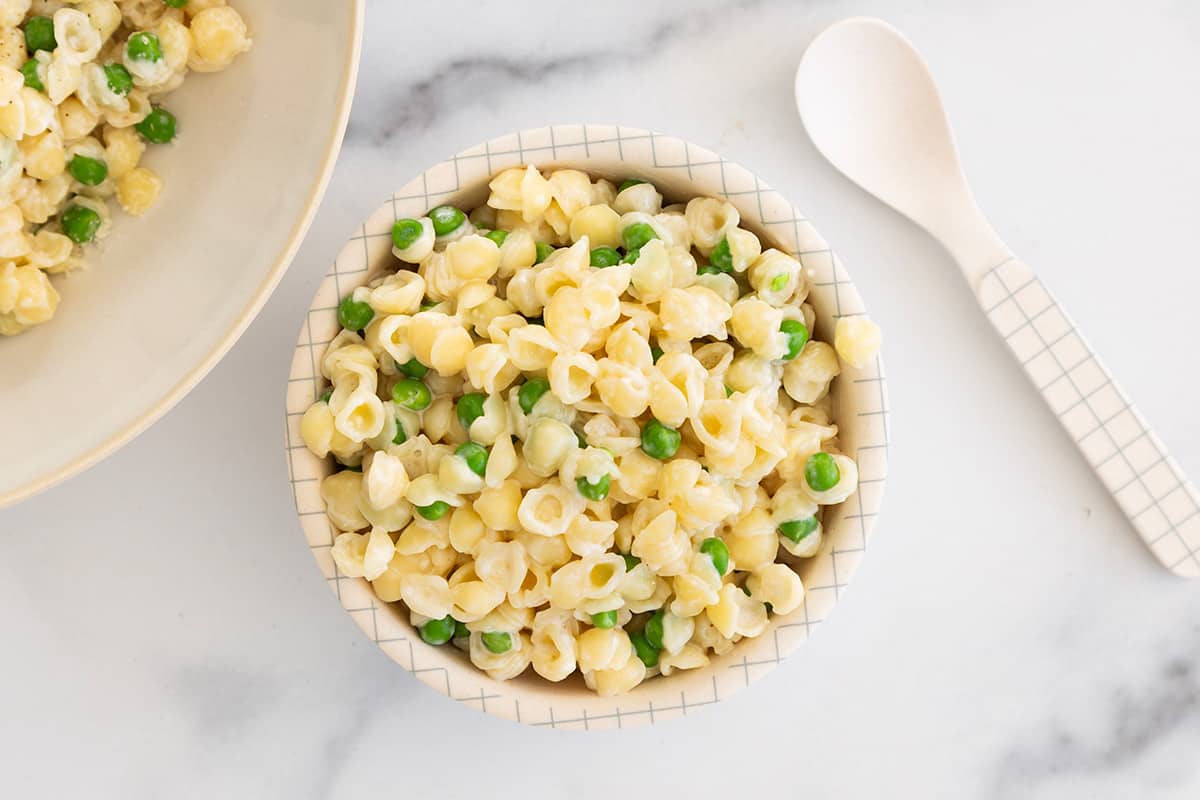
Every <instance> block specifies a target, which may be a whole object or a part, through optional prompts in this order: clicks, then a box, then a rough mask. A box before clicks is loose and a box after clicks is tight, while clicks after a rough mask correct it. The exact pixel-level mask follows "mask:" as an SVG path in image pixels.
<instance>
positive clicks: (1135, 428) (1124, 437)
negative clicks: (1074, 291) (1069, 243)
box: [978, 259, 1200, 577]
mask: <svg viewBox="0 0 1200 800" xmlns="http://www.w3.org/2000/svg"><path fill="white" fill-rule="evenodd" d="M978 297H979V302H980V304H981V305H982V306H983V309H984V311H985V312H986V313H987V315H988V318H989V319H990V320H991V321H992V324H993V325H994V326H995V327H996V330H997V331H999V332H1000V335H1001V336H1003V337H1004V341H1005V342H1007V343H1008V346H1009V348H1010V349H1011V350H1012V352H1013V354H1014V355H1015V356H1016V358H1017V360H1018V361H1019V362H1021V366H1022V367H1024V368H1025V371H1026V373H1028V375H1029V377H1030V379H1031V380H1032V381H1033V384H1034V386H1036V387H1037V389H1038V391H1039V392H1041V393H1042V396H1043V397H1044V398H1045V399H1046V402H1047V403H1048V404H1049V406H1050V408H1051V409H1052V410H1053V411H1054V413H1055V414H1056V415H1057V416H1058V419H1059V421H1060V422H1061V423H1062V425H1063V427H1064V428H1065V429H1066V430H1067V433H1069V434H1070V436H1071V438H1072V439H1073V440H1074V441H1075V444H1076V445H1077V446H1078V447H1079V450H1080V452H1082V453H1083V455H1084V457H1085V458H1086V459H1087V461H1088V463H1089V464H1091V466H1092V469H1094V470H1095V471H1096V474H1097V475H1099V476H1100V479H1101V480H1102V481H1103V482H1104V485H1105V486H1106V487H1107V488H1108V490H1109V491H1110V492H1111V493H1112V495H1113V497H1114V498H1115V499H1116V501H1117V504H1118V505H1119V506H1120V507H1121V510H1122V511H1124V512H1125V514H1126V516H1128V517H1129V520H1130V521H1131V522H1132V523H1133V525H1134V528H1136V529H1137V532H1138V533H1139V534H1140V535H1141V537H1142V539H1143V540H1145V542H1146V544H1147V546H1149V548H1150V550H1151V551H1152V552H1153V553H1154V555H1155V556H1157V557H1158V559H1159V560H1160V561H1161V562H1162V563H1163V565H1165V566H1166V567H1167V568H1168V569H1170V570H1171V571H1173V572H1175V573H1177V574H1179V575H1184V576H1189V577H1197V576H1200V495H1198V494H1197V492H1196V489H1195V487H1193V486H1192V485H1191V484H1190V483H1189V482H1188V480H1187V478H1186V476H1185V475H1184V474H1183V471H1182V470H1181V469H1180V468H1179V465H1178V464H1176V463H1175V461H1174V460H1173V459H1172V458H1171V457H1170V455H1168V454H1167V451H1166V448H1165V447H1164V446H1163V443H1162V442H1161V441H1160V440H1159V438H1158V437H1157V436H1155V435H1154V432H1153V431H1152V430H1150V427H1149V426H1148V425H1147V424H1146V421H1145V420H1144V419H1143V418H1142V416H1141V414H1139V413H1138V411H1137V409H1136V408H1134V407H1133V404H1132V403H1131V402H1130V400H1129V398H1128V397H1127V396H1126V395H1125V393H1124V392H1123V391H1122V390H1121V388H1120V387H1119V386H1118V385H1117V384H1116V382H1115V381H1113V378H1112V375H1111V374H1110V373H1109V372H1108V370H1107V369H1106V368H1105V366H1104V365H1103V364H1102V363H1101V362H1100V359H1099V358H1098V357H1097V356H1096V354H1095V353H1094V352H1093V351H1092V349H1091V347H1089V346H1088V344H1087V341H1086V340H1085V339H1084V338H1083V336H1082V334H1081V333H1080V332H1079V330H1078V328H1077V327H1076V326H1075V323H1074V322H1072V321H1071V318H1070V317H1069V316H1068V315H1067V313H1066V311H1064V310H1063V308H1062V306H1060V305H1059V304H1058V302H1057V301H1056V300H1055V299H1054V297H1053V296H1052V295H1051V294H1050V292H1049V291H1047V290H1046V287H1045V286H1043V285H1042V282H1041V281H1040V280H1039V279H1038V278H1037V276H1036V275H1035V274H1034V273H1033V270H1031V269H1030V268H1029V267H1028V266H1026V265H1025V264H1024V263H1022V262H1021V261H1018V260H1016V259H1009V260H1007V261H1004V262H1003V263H1001V264H999V265H997V266H996V267H994V268H992V269H991V270H989V271H988V272H987V273H986V274H985V275H984V277H983V279H982V281H981V282H980V284H979V289H978Z"/></svg>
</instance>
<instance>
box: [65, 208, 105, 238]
mask: <svg viewBox="0 0 1200 800" xmlns="http://www.w3.org/2000/svg"><path fill="white" fill-rule="evenodd" d="M58 221H59V224H61V225H62V231H63V233H65V234H66V235H67V236H68V237H70V239H71V241H72V242H75V244H87V243H88V242H90V241H93V240H94V239H95V238H96V234H97V233H99V231H100V215H99V214H97V213H96V212H95V211H93V210H92V209H90V208H87V207H86V206H69V207H68V208H67V210H66V211H64V212H62V215H61V216H60V217H59V218H58Z"/></svg>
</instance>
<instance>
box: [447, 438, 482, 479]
mask: <svg viewBox="0 0 1200 800" xmlns="http://www.w3.org/2000/svg"><path fill="white" fill-rule="evenodd" d="M454 455H456V456H458V457H459V458H461V459H462V460H463V461H465V462H467V466H468V467H470V468H471V472H474V473H475V474H476V475H478V476H479V477H481V478H482V477H483V473H484V472H486V471H487V462H488V451H487V449H486V448H485V447H484V446H483V445H481V444H476V443H475V442H466V443H464V444H460V445H459V446H458V449H457V450H455V451H454Z"/></svg>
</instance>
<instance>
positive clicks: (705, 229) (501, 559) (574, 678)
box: [287, 125, 887, 729]
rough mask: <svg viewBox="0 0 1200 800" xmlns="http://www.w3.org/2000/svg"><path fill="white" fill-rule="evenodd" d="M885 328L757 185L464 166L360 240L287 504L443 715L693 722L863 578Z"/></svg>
mask: <svg viewBox="0 0 1200 800" xmlns="http://www.w3.org/2000/svg"><path fill="white" fill-rule="evenodd" d="M879 344H880V333H879V329H878V328H877V327H876V326H875V324H874V323H873V322H871V320H870V319H869V317H868V316H867V315H866V313H865V308H864V307H863V304H862V300H861V298H860V296H859V294H858V292H857V290H856V289H855V287H854V285H853V283H852V282H851V281H850V278H849V276H848V275H847V274H846V272H845V270H844V269H843V267H842V265H841V262H840V261H839V260H838V259H837V258H836V256H835V255H834V254H833V253H832V252H831V251H830V249H829V247H828V246H827V245H826V244H825V242H824V241H823V240H822V239H821V238H820V236H819V235H818V234H817V233H816V231H815V230H814V229H813V228H812V226H811V225H810V224H809V222H808V221H807V220H806V219H805V218H804V217H803V216H802V215H801V214H800V213H799V212H797V211H796V210H795V209H794V208H793V207H792V205H791V204H790V203H789V202H787V201H786V200H785V199H784V198H783V197H782V196H781V195H779V194H778V193H777V192H775V191H773V190H771V189H770V188H768V187H767V186H766V185H765V184H764V183H763V182H762V181H761V180H759V179H758V178H757V177H756V176H755V175H754V174H753V173H751V172H749V171H748V170H746V169H745V168H744V167H741V166H739V165H737V164H734V163H732V162H729V161H727V160H725V159H723V158H721V157H720V156H718V155H716V154H714V153H711V152H709V151H708V150H705V149H704V148H701V147H698V146H696V145H694V144H691V143H689V142H686V141H683V140H681V139H677V138H674V137H671V136H666V135H663V134H659V133H654V132H651V131H645V130H639V129H633V128H625V127H615V126H605V125H561V126H555V127H552V128H540V129H535V130H525V131H521V132H520V133H517V134H513V135H511V136H505V137H500V138H497V139H493V140H491V141H489V142H486V143H484V144H481V145H479V146H478V147H475V148H471V149H470V150H466V151H464V152H462V153H459V154H458V155H456V156H454V157H453V158H452V159H450V160H449V161H446V162H444V163H441V164H438V165H436V166H434V167H432V168H431V169H429V170H427V171H425V172H424V173H423V174H422V175H420V176H419V177H418V178H417V179H415V180H414V181H413V182H411V183H409V184H408V185H407V186H405V187H404V188H403V189H401V190H400V191H398V192H397V193H396V194H395V196H394V197H392V198H391V199H390V200H389V201H388V202H387V203H386V204H385V205H384V206H383V207H382V208H381V209H379V211H377V212H376V213H375V214H374V215H373V216H372V217H371V218H370V219H368V220H367V222H366V223H365V224H364V225H363V226H362V227H361V228H360V229H359V230H358V231H357V232H356V234H355V235H354V236H353V237H352V240H351V241H350V243H349V244H348V245H347V247H346V249H345V250H344V251H343V252H342V253H341V255H340V256H339V257H338V258H337V259H336V261H335V263H334V265H333V268H332V270H331V271H330V272H329V274H328V276H327V277H326V279H325V281H324V282H323V284H322V285H321V287H320V290H319V291H318V293H317V295H316V297H315V299H314V301H313V305H312V307H311V309H310V311H309V313H308V317H307V319H306V321H305V324H304V326H303V330H302V331H301V335H300V339H299V342H298V344H297V348H296V352H295V357H294V360H293V365H292V374H291V380H290V381H289V383H288V395H287V452H288V459H289V477H290V481H291V486H292V490H293V493H294V496H295V501H296V507H297V512H298V513H299V517H300V521H301V527H302V529H303V532H304V535H305V537H306V539H307V541H308V544H309V546H310V547H311V550H312V553H313V555H314V556H315V558H316V561H317V564H318V566H319V568H320V571H321V573H322V574H323V575H324V577H325V578H326V580H327V581H328V583H329V585H330V586H331V587H332V588H333V590H334V592H335V593H336V595H337V597H338V599H339V601H340V602H341V604H342V606H343V607H344V608H345V609H346V611H347V612H348V613H349V614H350V616H351V617H352V618H353V619H354V620H355V622H357V623H358V625H359V626H360V627H361V628H362V629H363V631H364V632H365V633H366V634H367V635H368V636H369V637H370V638H371V639H372V640H374V641H375V642H376V643H377V644H378V645H379V647H380V648H382V649H383V650H384V652H386V653H387V654H388V655H389V656H390V657H391V658H392V659H394V660H395V661H397V662H398V663H399V664H400V665H401V666H403V667H404V668H405V669H407V670H409V671H411V672H412V673H413V674H414V675H416V676H417V677H418V678H419V679H420V680H422V681H423V682H425V683H426V684H428V685H429V686H431V687H433V688H435V689H437V690H439V691H441V692H444V693H445V694H447V695H448V696H449V697H451V698H453V699H455V700H458V701H460V702H463V703H466V704H469V705H471V706H473V707H475V708H478V709H480V710H483V711H486V712H489V713H492V714H496V715H499V716H501V717H505V718H508V719H512V720H515V721H519V722H522V723H526V724H531V725H538V726H550V727H567V728H581V729H594V728H607V727H625V726H629V725H638V724H646V723H650V722H654V721H657V720H662V719H666V718H670V717H676V716H681V715H686V714H688V713H690V712H691V711H693V710H695V709H698V708H700V707H703V706H706V705H711V704H713V703H716V702H719V701H720V700H722V699H724V698H725V697H727V696H728V695H730V694H731V693H733V692H734V691H736V690H738V689H740V688H742V687H744V686H746V685H748V684H749V683H750V682H751V681H752V680H754V679H755V678H757V677H759V676H761V675H763V674H764V673H766V672H767V671H769V670H770V669H772V668H774V667H775V666H776V665H778V664H779V663H780V661H781V659H782V658H783V657H784V656H786V655H787V654H788V653H790V652H791V651H793V650H794V649H795V648H796V647H798V646H799V645H800V643H801V642H803V641H804V640H805V639H806V638H807V637H808V635H809V633H810V632H811V631H812V629H813V627H814V626H816V625H817V624H818V623H820V622H821V621H822V620H823V619H825V617H826V615H827V614H828V613H829V611H830V609H831V608H832V606H833V605H834V603H835V602H836V600H837V598H838V596H839V594H840V592H841V590H842V588H844V587H845V585H846V584H847V583H848V582H849V580H850V579H851V578H852V577H853V575H854V573H855V570H856V569H857V567H858V564H859V562H860V561H861V559H862V556H863V554H864V553H865V552H866V548H867V543H868V540H869V537H870V534H871V530H872V528H873V525H874V522H875V519H876V516H877V514H878V510H879V504H880V500H881V495H882V488H883V484H884V481H885V478H886V474H887V400H886V397H887V394H886V384H885V380H884V374H883V369H882V365H881V362H880V359H879V356H878V349H879Z"/></svg>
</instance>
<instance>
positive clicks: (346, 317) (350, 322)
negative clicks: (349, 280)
mask: <svg viewBox="0 0 1200 800" xmlns="http://www.w3.org/2000/svg"><path fill="white" fill-rule="evenodd" d="M373 319H375V309H373V308H371V304H370V303H365V302H363V301H361V300H355V299H354V293H353V292H351V293H350V294H348V295H346V296H345V297H343V298H342V302H340V303H338V322H340V323H342V327H343V328H345V329H346V330H348V331H361V330H362V329H363V328H365V327H367V325H369V324H371V320H373Z"/></svg>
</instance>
